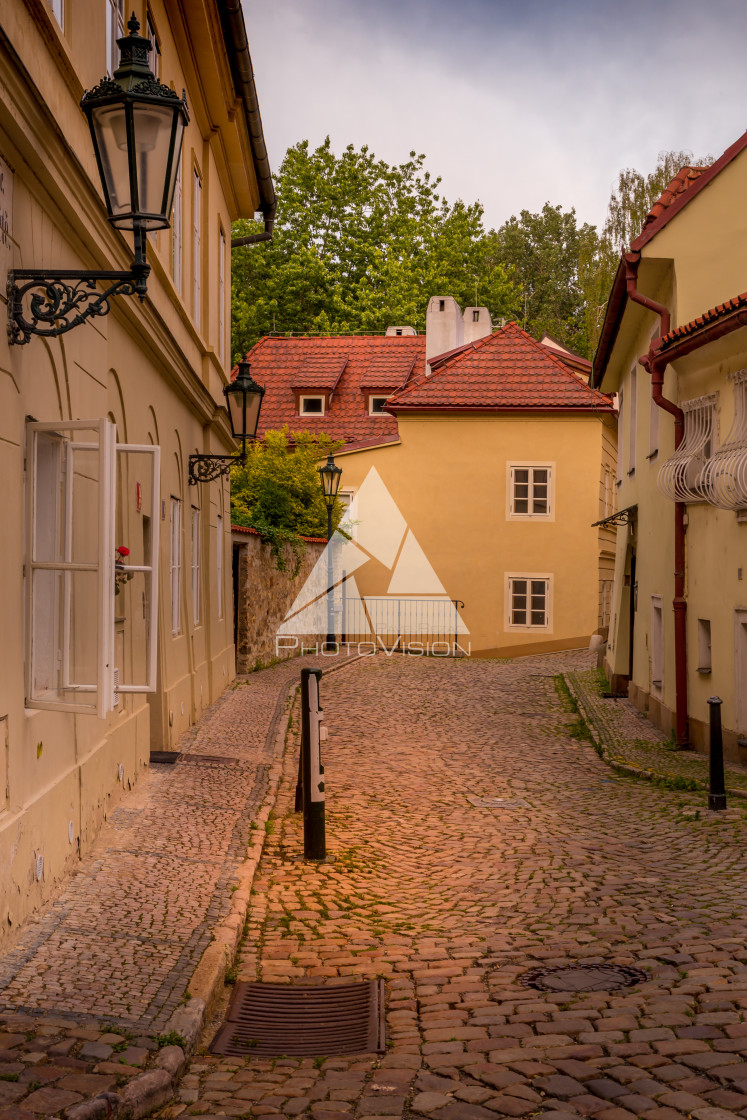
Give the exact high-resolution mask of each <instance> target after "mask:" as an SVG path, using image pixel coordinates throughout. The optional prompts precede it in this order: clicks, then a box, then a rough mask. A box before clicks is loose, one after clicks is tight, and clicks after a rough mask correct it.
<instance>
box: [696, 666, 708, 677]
mask: <svg viewBox="0 0 747 1120" xmlns="http://www.w3.org/2000/svg"><path fill="white" fill-rule="evenodd" d="M695 672H696V673H700V674H701V675H702V676H709V675H710V672H711V666H710V665H708V666H707V667H706V666H703V665H698V668H697V669H696V670H695Z"/></svg>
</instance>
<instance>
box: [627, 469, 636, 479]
mask: <svg viewBox="0 0 747 1120" xmlns="http://www.w3.org/2000/svg"><path fill="white" fill-rule="evenodd" d="M634 474H635V467H631V468H630V470H629V471H628V478H632V477H633V475H634Z"/></svg>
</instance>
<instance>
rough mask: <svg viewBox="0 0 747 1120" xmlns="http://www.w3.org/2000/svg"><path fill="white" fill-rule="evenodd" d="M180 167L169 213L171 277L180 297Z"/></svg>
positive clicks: (181, 245) (181, 250)
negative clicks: (172, 204)
mask: <svg viewBox="0 0 747 1120" xmlns="http://www.w3.org/2000/svg"><path fill="white" fill-rule="evenodd" d="M182 209H183V208H182V166H181V160H180V162H179V169H178V170H177V173H176V183H175V184H174V208H173V210H172V212H171V275H172V276H173V277H174V287H175V288H176V290H177V292H179V294H180V295H181V293H182V273H183V264H182V261H183V256H184V250H183V236H184V235H183V217H182Z"/></svg>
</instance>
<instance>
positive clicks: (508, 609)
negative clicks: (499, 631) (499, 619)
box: [504, 572, 553, 634]
mask: <svg viewBox="0 0 747 1120" xmlns="http://www.w3.org/2000/svg"><path fill="white" fill-rule="evenodd" d="M520 580H524V581H527V584H528V587H527V590H526V594H527V607H526V610H527V614H530V613H531V604H530V597H531V594H532V589H531V583H532V581H535V582H537V583H539V582H542V583H544V585H545V592H544V599H545V608H544V613H545V621H544V623H543V624H542V625H540V624H539V623H532V622H514V621H513V613H514V584H515V583H517V582H518V581H520ZM516 590H517V592H518V588H517V589H516ZM504 602H505V626H504V629H505V630H506V631H521V632H523V633H542V634H552V629H553V576H552V573H550V572H506V573H505V577H504Z"/></svg>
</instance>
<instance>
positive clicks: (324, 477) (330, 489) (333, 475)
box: [317, 451, 342, 649]
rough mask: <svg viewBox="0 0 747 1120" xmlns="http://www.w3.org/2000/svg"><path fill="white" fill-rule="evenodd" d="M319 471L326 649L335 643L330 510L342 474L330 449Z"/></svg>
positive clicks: (332, 507)
mask: <svg viewBox="0 0 747 1120" xmlns="http://www.w3.org/2000/svg"><path fill="white" fill-rule="evenodd" d="M317 470H318V471H319V482H320V483H321V487H322V494H323V495H324V504H325V506H326V507H327V637H326V639H325V642H324V645H325V647H326V648H327V649H329V647H330V646H334V645H335V622H334V619H333V617H332V584H333V581H334V580H333V577H334V571H333V565H332V547H331V545H330V541H331V540H332V511H333V510H334V508H335V502H336V501H337V491H338V490H339V489H340V478H341V476H342V467H338V466H336V464H335V460H334V458H333V456H332V452H331V451H330V453H329V456H328V458H327V462H326V463H325V464H324V466H323V467H317Z"/></svg>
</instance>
